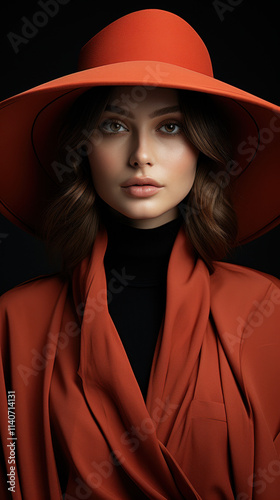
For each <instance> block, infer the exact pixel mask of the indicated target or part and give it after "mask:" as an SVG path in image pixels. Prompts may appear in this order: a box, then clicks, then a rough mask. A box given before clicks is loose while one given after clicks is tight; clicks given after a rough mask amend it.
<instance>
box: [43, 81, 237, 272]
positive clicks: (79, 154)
mask: <svg viewBox="0 0 280 500" xmlns="http://www.w3.org/2000/svg"><path fill="white" fill-rule="evenodd" d="M110 93H111V88H110V87H96V88H93V89H91V90H89V91H86V92H85V93H84V94H82V95H81V96H80V97H79V98H78V99H77V100H76V101H75V103H74V105H73V106H72V108H71V109H70V111H69V112H68V115H67V116H66V117H65V121H64V125H63V127H62V129H61V133H60V135H59V137H58V144H57V154H58V156H57V158H58V160H59V163H57V164H59V165H60V171H59V173H58V175H59V180H61V183H60V184H61V186H60V188H59V190H58V192H57V193H56V195H55V198H54V199H53V200H52V202H51V203H50V205H49V207H48V209H47V211H46V213H45V217H44V224H43V230H42V236H43V237H44V239H45V240H46V241H47V242H49V243H50V244H51V246H52V248H54V249H56V250H59V252H60V253H61V256H62V262H63V273H64V274H66V275H71V272H72V270H73V269H74V267H75V266H76V265H77V264H78V263H79V262H80V261H81V260H82V259H83V258H84V257H85V256H86V255H88V254H89V253H90V252H91V249H92V246H93V244H94V241H95V238H96V235H97V232H98V228H99V223H100V215H99V213H98V196H97V195H96V193H95V190H94V185H93V182H92V177H91V171H90V167H89V162H88V158H87V154H88V153H89V148H91V147H92V142H93V144H94V142H95V141H96V143H98V141H99V140H102V137H101V133H100V132H99V131H98V128H96V125H97V122H98V120H99V118H100V115H101V113H102V111H103V110H104V108H105V106H106V103H107V102H108V99H109V96H110ZM178 95H179V102H180V107H181V109H182V111H183V114H184V132H185V134H186V136H187V138H188V139H189V140H190V142H191V143H192V144H193V145H194V146H195V147H196V148H197V149H198V150H199V152H200V153H199V157H198V164H197V171H196V176H195V181H194V184H193V187H192V189H191V191H190V193H189V194H188V196H187V197H186V198H185V199H184V200H183V201H182V202H181V203H180V204H179V211H180V213H181V214H182V216H183V218H184V222H185V230H186V233H187V235H188V236H189V238H190V240H191V242H192V244H193V246H194V248H195V250H196V252H197V254H198V255H199V256H200V257H201V258H202V259H203V260H204V261H205V263H206V264H207V266H208V268H209V270H210V272H212V271H213V260H221V259H223V258H224V257H225V256H226V255H227V254H228V252H229V251H230V249H231V248H232V247H233V245H234V243H235V240H236V236H237V218H236V214H235V211H234V209H233V206H232V203H231V200H230V191H229V186H223V185H222V184H221V183H220V182H218V181H217V179H218V177H219V172H221V170H224V169H225V168H226V166H227V165H228V164H229V162H231V154H230V144H229V142H228V136H229V133H228V131H227V126H226V121H225V117H224V116H223V113H222V111H221V109H219V104H218V102H217V100H216V99H215V97H212V96H210V95H207V94H203V93H199V92H193V91H182V90H180V91H178ZM89 137H90V138H91V140H90V139H89ZM91 141H92V142H91ZM61 166H62V169H61Z"/></svg>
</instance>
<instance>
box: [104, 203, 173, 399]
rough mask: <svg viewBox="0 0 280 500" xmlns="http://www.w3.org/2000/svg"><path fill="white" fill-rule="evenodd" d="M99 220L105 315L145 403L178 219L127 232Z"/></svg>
mask: <svg viewBox="0 0 280 500" xmlns="http://www.w3.org/2000/svg"><path fill="white" fill-rule="evenodd" d="M102 219H103V220H102V221H103V224H104V225H105V227H106V230H107V234H108V245H107V250H106V254H105V259H104V265H105V272H106V279H107V289H108V308H109V313H110V315H111V318H112V320H113V322H114V324H115V327H116V329H117V331H118V334H119V336H120V338H121V341H122V343H123V346H124V348H125V350H126V353H127V356H128V359H129V361H130V364H131V366H132V369H133V371H134V374H135V377H136V379H137V381H138V384H139V386H140V389H141V391H142V394H143V397H144V398H145V397H146V394H147V389H148V383H149V376H150V370H151V365H152V361H153V355H154V350H155V346H156V342H157V338H158V334H159V330H160V327H161V323H162V320H163V318H164V311H165V300H166V276H167V267H168V262H169V258H170V254H171V250H172V247H173V244H174V241H175V239H176V236H177V233H178V231H179V228H180V226H181V224H182V218H181V217H180V216H179V217H178V218H177V219H175V220H173V221H171V222H168V223H166V224H164V225H162V226H159V227H156V228H154V229H138V228H135V227H132V226H130V225H128V224H126V223H125V222H123V220H121V219H119V218H118V217H115V216H113V215H111V214H110V215H109V216H108V213H107V214H106V215H105V216H104V215H103V218H102Z"/></svg>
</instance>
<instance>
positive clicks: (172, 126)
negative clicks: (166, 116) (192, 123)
mask: <svg viewBox="0 0 280 500" xmlns="http://www.w3.org/2000/svg"><path fill="white" fill-rule="evenodd" d="M181 128H182V127H181V126H180V125H178V123H174V122H170V123H164V125H162V126H161V127H160V129H159V130H160V131H161V132H164V133H165V134H169V135H176V134H179V133H180V132H181Z"/></svg>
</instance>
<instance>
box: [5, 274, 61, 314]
mask: <svg viewBox="0 0 280 500" xmlns="http://www.w3.org/2000/svg"><path fill="white" fill-rule="evenodd" d="M65 284H66V282H65V281H64V280H63V279H62V278H61V277H59V275H46V276H40V277H37V278H34V279H32V280H29V281H26V282H24V283H22V284H20V285H17V286H15V287H14V288H12V289H11V290H8V291H7V292H5V293H4V294H3V295H2V296H1V297H0V311H2V312H3V311H13V313H15V312H18V313H19V312H20V311H24V310H25V311H26V312H28V311H29V310H30V309H31V310H33V311H36V309H37V308H39V309H41V308H45V309H47V308H48V307H49V306H50V307H51V306H52V305H54V304H55V302H56V301H57V299H58V297H59V295H60V293H61V292H62V290H63V289H64V287H65Z"/></svg>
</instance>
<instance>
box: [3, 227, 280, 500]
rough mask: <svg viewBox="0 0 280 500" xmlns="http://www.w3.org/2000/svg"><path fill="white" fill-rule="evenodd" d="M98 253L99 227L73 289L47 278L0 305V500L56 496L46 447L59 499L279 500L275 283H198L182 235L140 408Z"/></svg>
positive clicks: (242, 272) (242, 278) (219, 277)
mask: <svg viewBox="0 0 280 500" xmlns="http://www.w3.org/2000/svg"><path fill="white" fill-rule="evenodd" d="M106 246H107V233H106V231H105V229H101V230H100V231H99V233H98V236H97V239H96V242H95V244H94V247H93V252H92V254H91V256H89V257H88V258H86V259H84V260H83V261H82V263H81V264H80V265H79V266H78V267H77V268H76V269H75V272H74V276H73V281H72V286H71V284H69V283H67V282H62V281H61V280H60V279H58V278H57V277H49V278H48V277H47V278H44V279H39V280H35V281H33V282H31V283H27V284H25V285H23V286H20V287H17V288H15V289H13V290H12V291H10V292H8V293H6V294H5V295H4V296H3V297H2V298H1V309H0V313H1V350H2V357H1V367H0V375H1V376H0V390H1V401H2V406H1V412H0V430H1V438H2V451H1V454H2V458H1V463H2V468H1V489H0V493H1V499H3V500H6V499H8V498H14V499H15V500H27V499H28V500H33V499H34V500H35V499H36V500H37V499H38V498H40V500H58V499H60V498H61V490H60V485H59V480H58V474H57V464H56V461H55V455H54V443H55V444H56V446H58V448H59V449H60V453H61V457H62V458H61V460H62V463H63V460H65V462H67V463H68V464H69V468H70V474H69V480H68V485H67V491H66V496H65V500H73V499H106V500H107V499H108V500H109V499H115V500H118V499H120V500H126V499H131V500H132V499H133V500H138V499H139V500H140V499H145V498H150V499H154V500H163V499H168V500H177V499H188V500H194V499H203V500H220V499H222V498H225V499H227V500H230V499H232V500H233V499H237V500H249V499H250V500H279V498H280V437H279V436H280V434H279V431H280V398H279V394H280V391H279V389H280V363H279V355H280V339H279V324H280V321H279V320H280V291H279V288H278V286H277V280H276V279H273V278H272V277H269V276H264V275H261V274H260V273H256V272H254V271H252V270H250V269H247V268H242V267H239V266H235V265H231V264H226V263H216V264H215V268H216V269H215V272H214V273H213V274H212V275H211V276H209V273H208V270H207V268H206V266H205V264H204V263H203V262H202V261H201V260H200V259H196V258H195V256H194V254H193V250H192V247H191V246H190V244H189V243H188V240H187V238H186V236H185V233H184V230H183V228H181V229H180V231H179V233H178V235H177V238H176V240H175V243H174V246H173V249H172V253H171V256H170V261H169V267H168V274H167V299H166V312H165V317H164V319H163V323H162V328H161V331H160V334H159V338H158V342H157V346H156V350H155V354H154V360H153V366H152V370H151V375H150V381H149V388H148V394H147V399H146V401H144V399H143V397H142V394H141V391H140V389H139V386H138V384H137V381H136V379H135V376H134V374H133V371H132V369H131V366H130V363H129V360H128V358H127V355H126V353H125V350H124V348H123V345H122V343H121V340H120V338H119V336H118V332H117V331H116V328H115V326H114V324H113V321H112V319H111V317H110V315H109V312H108V306H107V296H106V276H105V270H104V265H103V258H104V255H105V251H106ZM124 286H125V285H124ZM81 313H83V317H82V315H81ZM10 390H14V391H15V414H16V436H17V440H16V441H15V454H16V461H17V464H16V488H15V493H13V496H11V493H10V492H9V491H8V486H9V485H8V484H7V475H6V474H7V472H9V467H10V465H9V462H8V460H9V448H8V447H7V442H8V441H7V437H9V436H8V425H7V412H8V408H7V402H6V401H7V394H8V391H10Z"/></svg>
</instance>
